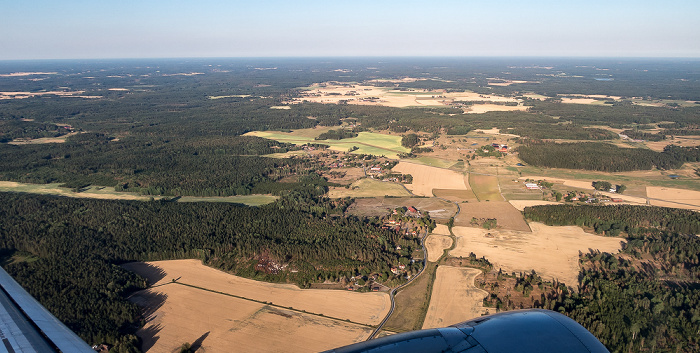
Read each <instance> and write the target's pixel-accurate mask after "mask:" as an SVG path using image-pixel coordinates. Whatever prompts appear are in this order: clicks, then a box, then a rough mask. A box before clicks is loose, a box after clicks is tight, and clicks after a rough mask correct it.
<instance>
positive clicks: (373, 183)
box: [328, 178, 411, 198]
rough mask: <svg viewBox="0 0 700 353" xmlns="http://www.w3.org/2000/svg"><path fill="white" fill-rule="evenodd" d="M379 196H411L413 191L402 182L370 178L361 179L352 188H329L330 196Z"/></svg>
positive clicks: (351, 185)
mask: <svg viewBox="0 0 700 353" xmlns="http://www.w3.org/2000/svg"><path fill="white" fill-rule="evenodd" d="M377 196H397V197H402V196H411V193H410V192H408V190H406V188H404V186H403V185H402V184H397V183H393V182H388V181H387V182H385V181H379V180H374V179H370V178H364V179H360V180H358V181H356V182H354V183H352V184H350V188H348V189H346V188H344V187H331V188H330V190H328V197H330V198H343V197H377Z"/></svg>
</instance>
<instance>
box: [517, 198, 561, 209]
mask: <svg viewBox="0 0 700 353" xmlns="http://www.w3.org/2000/svg"><path fill="white" fill-rule="evenodd" d="M508 202H510V204H511V205H513V207H515V209H517V210H518V211H522V210H524V209H525V207H531V206H539V205H561V203H560V202H554V201H542V200H510V201H508Z"/></svg>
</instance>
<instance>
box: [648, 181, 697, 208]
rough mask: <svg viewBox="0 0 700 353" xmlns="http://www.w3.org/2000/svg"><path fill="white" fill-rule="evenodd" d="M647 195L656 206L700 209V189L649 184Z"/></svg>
mask: <svg viewBox="0 0 700 353" xmlns="http://www.w3.org/2000/svg"><path fill="white" fill-rule="evenodd" d="M647 196H648V197H649V198H650V199H651V200H650V203H651V204H652V205H654V206H663V207H676V208H687V209H691V210H700V191H692V190H684V189H674V188H666V187H660V186H647Z"/></svg>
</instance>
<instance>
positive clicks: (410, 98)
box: [290, 82, 529, 113]
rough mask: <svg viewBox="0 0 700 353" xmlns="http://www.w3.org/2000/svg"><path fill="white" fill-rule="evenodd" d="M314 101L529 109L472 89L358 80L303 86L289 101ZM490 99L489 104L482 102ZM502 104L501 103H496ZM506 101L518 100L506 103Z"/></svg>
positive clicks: (472, 110)
mask: <svg viewBox="0 0 700 353" xmlns="http://www.w3.org/2000/svg"><path fill="white" fill-rule="evenodd" d="M301 102H315V103H324V104H338V103H341V102H342V103H347V104H357V105H381V106H387V107H396V108H406V107H444V106H452V105H454V104H455V103H460V102H476V103H474V104H471V105H469V106H468V107H467V108H466V109H465V112H467V113H485V112H489V111H513V110H527V109H528V108H529V107H527V106H524V105H523V104H522V102H521V100H519V99H516V98H511V97H504V96H498V95H483V94H479V93H475V92H470V91H462V92H444V91H442V90H440V91H431V90H427V89H411V90H395V89H393V88H391V87H377V86H370V85H363V84H358V83H352V82H347V83H337V82H333V83H330V82H325V83H317V84H313V85H311V86H309V87H305V88H303V91H302V93H301V94H300V97H298V98H295V99H293V100H292V101H291V102H290V103H301ZM482 102H489V103H482ZM493 103H501V104H493ZM504 103H518V105H513V106H506V105H504Z"/></svg>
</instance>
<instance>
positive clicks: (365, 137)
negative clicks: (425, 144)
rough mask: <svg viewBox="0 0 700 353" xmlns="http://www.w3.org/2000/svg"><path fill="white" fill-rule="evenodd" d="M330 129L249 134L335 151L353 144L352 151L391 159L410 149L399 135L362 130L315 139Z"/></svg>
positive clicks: (347, 148)
mask: <svg viewBox="0 0 700 353" xmlns="http://www.w3.org/2000/svg"><path fill="white" fill-rule="evenodd" d="M330 129H331V128H325V129H303V130H295V131H293V132H280V131H255V132H253V133H251V135H254V136H259V137H263V138H267V139H271V140H275V141H279V142H287V143H293V144H295V145H303V144H307V143H321V144H324V145H329V146H330V149H332V150H335V151H348V150H349V149H350V148H352V147H353V146H355V147H358V149H357V150H356V151H353V152H352V153H355V154H371V155H375V156H386V157H387V158H392V159H398V154H399V153H408V152H410V149H408V148H405V147H403V146H401V136H391V135H384V134H378V133H375V132H366V131H363V132H360V133H359V134H358V136H357V137H353V138H348V139H342V140H315V138H316V136H318V135H320V134H321V133H323V132H325V131H328V130H330Z"/></svg>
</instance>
